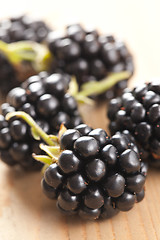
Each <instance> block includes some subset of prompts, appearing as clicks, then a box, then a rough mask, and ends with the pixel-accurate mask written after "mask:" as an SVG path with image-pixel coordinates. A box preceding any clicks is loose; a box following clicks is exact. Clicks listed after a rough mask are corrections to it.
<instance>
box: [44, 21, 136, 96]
mask: <svg viewBox="0 0 160 240" xmlns="http://www.w3.org/2000/svg"><path fill="white" fill-rule="evenodd" d="M48 45H49V49H50V51H51V52H52V53H53V56H54V59H55V61H54V68H60V69H63V71H64V72H67V73H69V74H73V75H75V76H76V78H77V81H78V84H79V85H80V86H81V85H82V84H83V83H86V82H89V81H92V80H96V81H99V80H101V79H103V78H104V77H106V76H107V75H108V74H109V73H111V72H120V71H124V70H127V71H129V72H130V73H131V74H132V73H133V71H134V66H133V59H132V56H131V54H130V53H129V51H128V49H127V47H126V45H125V44H124V43H123V42H121V41H118V40H117V39H115V38H114V37H113V36H110V35H106V36H105V35H104V36H103V35H100V34H99V33H98V32H97V31H96V30H94V29H84V28H83V27H82V26H81V25H80V24H74V25H70V26H68V27H67V28H66V35H65V36H59V35H58V34H56V32H51V33H50V34H49V35H48ZM126 85H127V81H126V80H125V79H124V81H121V82H120V83H118V84H117V85H116V87H114V88H113V89H111V90H110V91H107V92H106V93H104V94H102V96H103V97H105V98H112V97H113V96H114V95H117V94H119V93H121V91H122V89H124V88H125V87H126Z"/></svg>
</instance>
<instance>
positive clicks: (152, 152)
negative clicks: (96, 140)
mask: <svg viewBox="0 0 160 240" xmlns="http://www.w3.org/2000/svg"><path fill="white" fill-rule="evenodd" d="M108 117H109V119H110V120H111V123H110V130H111V133H112V134H114V133H115V132H116V131H117V130H118V131H122V130H124V129H127V130H129V131H130V133H131V134H132V135H133V136H134V137H135V140H136V141H137V143H138V146H139V148H140V154H141V158H142V160H145V161H149V163H150V164H151V165H153V166H155V167H159V166H160V134H159V133H160V131H159V126H160V122H159V121H160V83H159V81H157V80H154V81H153V82H150V83H146V84H141V85H139V86H138V87H135V88H134V89H133V90H132V91H131V90H129V89H126V90H125V91H124V93H123V94H122V96H121V97H119V98H116V99H112V100H111V102H110V104H109V109H108Z"/></svg>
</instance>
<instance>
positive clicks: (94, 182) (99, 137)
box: [43, 124, 147, 220]
mask: <svg viewBox="0 0 160 240" xmlns="http://www.w3.org/2000/svg"><path fill="white" fill-rule="evenodd" d="M60 146H61V147H62V148H61V150H62V152H61V153H60V156H59V158H58V161H57V163H54V164H51V165H50V166H49V167H48V169H47V170H46V171H45V173H44V179H45V184H47V187H48V186H49V187H48V193H46V196H48V197H49V198H52V196H55V198H56V200H57V203H56V205H57V208H58V209H59V210H60V211H61V212H62V213H63V214H65V215H74V214H78V215H79V216H80V217H82V218H84V219H88V220H95V219H98V218H111V217H113V216H115V215H116V214H117V213H118V212H119V211H129V210H130V209H131V208H132V207H133V206H134V204H135V203H136V202H139V201H141V200H142V199H143V198H144V184H145V179H146V175H147V165H146V164H145V163H143V162H142V161H141V159H140V158H139V152H138V148H137V147H136V145H135V141H134V138H133V137H132V136H131V135H130V134H129V132H128V131H124V133H120V132H118V133H116V134H115V135H114V136H112V137H111V138H110V137H109V136H108V135H107V133H106V132H105V131H104V130H102V129H99V128H98V129H95V130H93V129H91V128H90V127H88V126H87V125H86V124H80V125H78V126H76V127H75V129H68V130H66V131H65V132H64V133H63V135H62V136H61V138H60ZM47 187H46V185H45V189H44V186H43V192H44V193H45V191H47ZM51 189H53V190H52V191H51Z"/></svg>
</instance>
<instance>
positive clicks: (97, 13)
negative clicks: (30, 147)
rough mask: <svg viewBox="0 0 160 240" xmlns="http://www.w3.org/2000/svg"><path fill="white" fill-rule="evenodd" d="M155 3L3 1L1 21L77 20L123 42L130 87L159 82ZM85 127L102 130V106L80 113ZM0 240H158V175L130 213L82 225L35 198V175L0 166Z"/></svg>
mask: <svg viewBox="0 0 160 240" xmlns="http://www.w3.org/2000/svg"><path fill="white" fill-rule="evenodd" d="M159 8H160V2H159V1H158V0H152V1H146V0H141V1H139V0H134V1H127V0H117V1H116V0H113V1H107V0H99V1H95V3H94V1H91V0H88V1H84V0H81V1H73V0H67V1H62V0H61V1H57V2H54V1H51V0H45V1H43V2H42V1H38V0H34V1H31V0H28V1H25V2H24V3H22V1H20V0H15V1H8V0H6V1H5V2H4V3H3V4H2V5H1V17H5V16H9V15H12V14H13V13H14V12H16V13H20V12H27V13H30V14H31V15H33V16H38V17H43V18H45V19H46V20H47V21H48V22H49V23H50V24H52V25H53V26H55V27H56V28H62V27H63V26H64V25H65V24H66V23H67V22H70V21H72V20H73V19H77V20H78V21H80V22H82V23H84V24H92V25H93V26H96V27H97V28H99V29H100V30H101V31H102V32H104V33H105V32H107V33H109V32H110V33H114V34H115V35H116V36H119V37H120V38H123V39H124V40H125V41H126V42H127V43H128V45H129V47H130V49H131V50H132V52H133V53H134V56H135V65H136V73H135V75H134V78H132V81H131V82H130V86H131V85H132V86H133V85H134V84H135V83H138V82H139V81H143V82H144V81H146V80H149V79H150V78H151V77H156V76H159V77H160V67H159V64H160V44H159V43H160V30H159V22H160V15H159ZM80 110H81V112H82V114H83V115H84V119H85V121H86V123H88V124H90V125H91V126H92V127H102V128H105V129H106V126H107V119H106V117H105V115H106V113H105V110H106V106H105V104H104V105H103V106H101V107H88V106H83V107H81V109H80ZM0 173H1V174H0V240H44V239H45V240H102V239H103V240H131V239H132V240H139V239H140V240H143V239H144V240H146V239H148V240H156V239H158V240H159V239H160V170H153V169H152V170H150V171H149V174H148V178H147V183H146V197H145V199H144V200H143V201H142V202H141V203H139V204H136V205H135V207H134V208H133V209H132V211H129V212H127V213H120V214H119V215H117V216H116V217H114V218H113V219H111V220H103V221H96V222H87V221H84V220H81V219H79V218H77V217H75V216H74V217H64V216H62V215H61V214H60V213H59V212H58V210H57V209H56V207H55V203H54V202H53V201H51V200H48V199H47V198H46V197H45V196H44V195H43V194H42V192H41V188H40V180H41V175H40V173H33V172H32V173H25V172H22V171H19V170H18V169H17V170H13V169H11V168H9V167H7V166H6V165H5V164H3V163H2V162H1V163H0Z"/></svg>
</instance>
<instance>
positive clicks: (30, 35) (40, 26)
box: [0, 15, 50, 43]
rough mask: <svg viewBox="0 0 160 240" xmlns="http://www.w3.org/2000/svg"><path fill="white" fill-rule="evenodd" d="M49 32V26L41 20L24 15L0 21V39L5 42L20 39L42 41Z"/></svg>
mask: <svg viewBox="0 0 160 240" xmlns="http://www.w3.org/2000/svg"><path fill="white" fill-rule="evenodd" d="M49 32H50V29H49V27H48V26H47V25H46V24H45V23H44V22H43V21H40V20H33V19H32V18H30V17H28V16H26V15H23V16H19V17H11V18H10V19H4V20H1V22H0V39H1V40H2V41H4V42H7V43H10V42H17V41H21V40H31V41H35V42H42V41H43V40H44V39H45V38H46V36H47V35H48V33H49Z"/></svg>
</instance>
